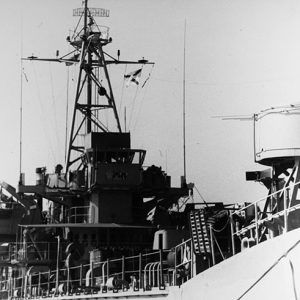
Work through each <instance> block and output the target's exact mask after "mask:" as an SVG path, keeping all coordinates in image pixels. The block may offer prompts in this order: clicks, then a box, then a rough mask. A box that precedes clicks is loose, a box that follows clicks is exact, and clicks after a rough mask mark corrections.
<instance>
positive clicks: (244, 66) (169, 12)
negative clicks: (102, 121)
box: [0, 0, 300, 203]
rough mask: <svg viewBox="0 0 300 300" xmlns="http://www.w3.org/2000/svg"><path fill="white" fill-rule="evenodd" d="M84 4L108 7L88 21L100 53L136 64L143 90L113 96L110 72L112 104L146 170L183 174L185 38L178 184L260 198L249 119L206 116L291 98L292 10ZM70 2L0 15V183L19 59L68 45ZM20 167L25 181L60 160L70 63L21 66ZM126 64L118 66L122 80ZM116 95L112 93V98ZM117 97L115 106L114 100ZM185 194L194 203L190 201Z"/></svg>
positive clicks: (295, 30) (31, 5)
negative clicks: (99, 40) (102, 48)
mask: <svg viewBox="0 0 300 300" xmlns="http://www.w3.org/2000/svg"><path fill="white" fill-rule="evenodd" d="M90 6H91V7H103V8H106V9H109V10H110V17H109V18H98V19H97V22H98V23H99V24H103V25H106V26H109V27H110V35H111V37H112V38H113V43H112V44H111V45H109V46H107V49H106V51H107V52H109V53H110V54H112V55H114V56H115V55H116V53H117V50H118V49H120V50H121V59H140V58H142V57H145V58H147V59H149V60H151V61H154V62H155V66H154V68H153V69H152V68H151V67H149V66H148V67H147V66H146V67H145V68H144V69H143V74H142V78H141V81H142V82H144V81H145V80H146V78H147V77H148V74H149V73H151V76H150V79H149V80H148V81H147V84H146V85H145V87H144V88H139V89H138V90H137V97H136V99H135V93H136V89H135V87H129V88H127V89H126V88H125V89H123V92H122V83H123V75H124V73H125V67H124V66H118V67H111V68H110V69H111V71H112V72H113V77H112V78H113V84H114V88H115V96H116V102H117V106H118V107H119V106H121V107H122V108H121V110H120V115H121V119H122V122H123V110H124V106H126V108H127V121H128V124H127V126H129V128H130V130H131V132H132V144H133V145H132V146H133V147H134V148H144V149H146V150H147V158H146V165H151V164H158V165H161V166H162V167H163V169H164V170H166V169H167V171H168V173H169V174H170V175H172V182H173V183H174V184H175V185H178V184H179V178H180V175H182V174H183V162H182V160H183V154H182V153H183V151H182V94H183V92H182V86H183V85H182V76H183V40H184V34H183V33H184V22H185V20H186V23H187V33H186V129H187V138H186V149H187V179H188V181H189V182H194V183H195V184H196V186H197V188H198V189H199V190H200V191H201V193H202V195H203V196H204V198H205V199H206V200H207V201H224V202H227V203H228V202H236V201H251V200H255V199H256V198H258V197H259V196H263V195H265V194H266V191H265V190H264V188H263V187H261V186H260V185H259V184H258V183H249V182H248V183H247V182H246V181H245V171H248V170H256V169H264V167H263V166H259V165H255V164H254V161H253V136H252V123H251V122H246V121H245V122H240V121H221V120H220V119H216V118H212V117H213V116H216V115H251V114H252V113H254V112H259V111H260V110H262V109H266V108H269V107H271V106H277V105H284V104H290V103H298V102H300V101H299V99H300V84H299V83H300V2H299V1H296V0H295V1H290V0H287V1H279V0H272V1H271V0H270V1H267V0H264V1H262V0H260V1H258V0H257V1H253V0H251V1H250V0H223V1H221V0H219V1H216V0H185V1H184V0H182V1H171V0H156V1H153V0H151V1H150V0H147V1H146V0H126V1H124V0H111V1H96V0H94V1H92V0H90ZM77 7H81V1H80V0H79V1H74V0H72V1H71V0H64V1H61V0H51V1H46V0H22V1H21V0H11V1H3V3H1V8H2V14H1V18H0V33H1V38H2V43H1V45H2V46H1V56H0V59H1V69H0V101H1V110H0V126H1V127H0V128H1V133H2V134H1V138H2V142H1V156H0V179H2V180H5V181H7V182H9V183H10V184H12V185H16V184H17V181H18V176H19V124H20V122H19V119H20V117H19V116H20V113H19V108H20V91H21V89H20V86H21V85H20V81H21V80H20V78H21V72H20V57H21V49H22V52H23V56H24V57H26V56H30V55H32V54H34V55H35V56H38V57H55V53H56V50H59V51H60V54H61V55H63V54H64V53H67V52H68V51H69V50H70V48H69V46H68V44H67V43H66V36H67V35H69V32H70V30H72V29H74V27H75V25H76V22H77V21H78V18H77V17H73V16H72V11H73V9H74V8H77ZM23 67H24V75H23V159H22V161H23V167H22V171H23V172H25V173H26V182H27V183H30V181H32V178H34V172H35V168H36V167H41V166H47V169H48V171H49V172H52V171H53V170H54V166H55V165H56V164H57V163H62V164H64V153H65V116H66V103H67V100H66V99H67V91H66V86H67V73H68V72H69V109H71V107H72V100H73V99H71V98H72V97H71V96H72V90H73V89H74V86H75V81H76V70H77V69H76V67H69V69H67V68H66V67H65V66H64V65H63V64H50V63H38V62H34V63H33V62H24V63H23ZM134 69H135V67H132V66H128V67H127V69H126V72H130V71H133V70H134ZM122 95H123V96H122ZM121 98H122V105H120V101H121V100H120V99H121ZM198 199H199V198H197V195H196V200H198Z"/></svg>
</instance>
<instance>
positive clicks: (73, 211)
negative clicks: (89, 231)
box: [67, 206, 91, 223]
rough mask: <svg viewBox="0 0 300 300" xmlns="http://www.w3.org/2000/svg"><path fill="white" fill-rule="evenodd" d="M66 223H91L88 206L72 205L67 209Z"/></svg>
mask: <svg viewBox="0 0 300 300" xmlns="http://www.w3.org/2000/svg"><path fill="white" fill-rule="evenodd" d="M67 222H68V223H91V213H90V207H89V206H73V207H70V208H69V209H68V210H67Z"/></svg>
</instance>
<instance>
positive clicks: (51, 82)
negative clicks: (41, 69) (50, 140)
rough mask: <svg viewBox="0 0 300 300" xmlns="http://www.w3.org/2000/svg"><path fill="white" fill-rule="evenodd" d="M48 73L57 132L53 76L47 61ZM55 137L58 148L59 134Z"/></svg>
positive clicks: (56, 123) (55, 123)
mask: <svg viewBox="0 0 300 300" xmlns="http://www.w3.org/2000/svg"><path fill="white" fill-rule="evenodd" d="M48 64H49V73H50V74H49V75H50V84H51V98H52V104H53V105H52V106H53V113H54V126H55V130H56V132H57V133H58V132H59V129H58V122H57V112H56V103H55V95H54V85H53V76H52V69H51V63H50V62H49V63H48ZM55 137H56V142H57V146H58V148H60V147H59V146H60V144H61V143H60V138H59V134H56V135H55Z"/></svg>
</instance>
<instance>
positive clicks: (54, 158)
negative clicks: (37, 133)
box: [32, 63, 56, 161]
mask: <svg viewBox="0 0 300 300" xmlns="http://www.w3.org/2000/svg"><path fill="white" fill-rule="evenodd" d="M32 67H33V74H34V80H35V84H36V93H37V98H38V99H37V100H38V103H39V106H40V110H41V112H42V113H44V109H43V105H42V101H41V91H40V88H39V85H38V77H37V72H36V69H35V64H34V63H32ZM41 123H42V124H43V126H42V127H43V131H44V134H45V136H47V129H46V127H45V122H44V120H41ZM47 140H48V143H49V147H50V152H51V154H52V158H53V160H54V161H56V157H55V153H54V150H53V145H52V143H51V140H50V139H47Z"/></svg>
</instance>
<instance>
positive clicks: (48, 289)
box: [47, 270, 51, 297]
mask: <svg viewBox="0 0 300 300" xmlns="http://www.w3.org/2000/svg"><path fill="white" fill-rule="evenodd" d="M50 277H51V271H50V270H49V271H48V284H47V285H48V286H47V296H48V297H49V295H50Z"/></svg>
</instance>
